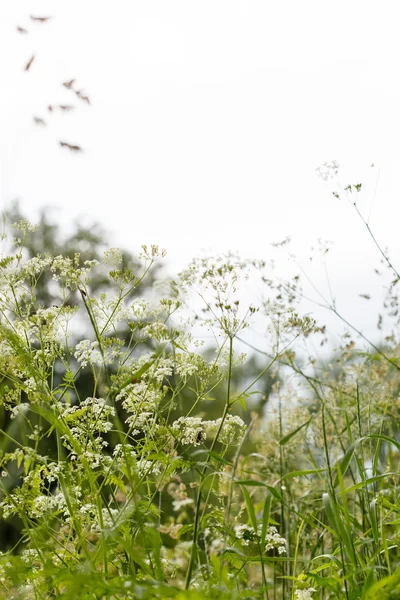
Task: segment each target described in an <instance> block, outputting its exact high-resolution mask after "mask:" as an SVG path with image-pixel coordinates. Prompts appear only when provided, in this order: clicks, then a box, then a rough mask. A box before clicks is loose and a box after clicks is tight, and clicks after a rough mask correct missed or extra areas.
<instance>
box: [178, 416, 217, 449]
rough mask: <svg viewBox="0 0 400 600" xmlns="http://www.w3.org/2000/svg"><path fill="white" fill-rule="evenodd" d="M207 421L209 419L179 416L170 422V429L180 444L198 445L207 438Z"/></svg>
mask: <svg viewBox="0 0 400 600" xmlns="http://www.w3.org/2000/svg"><path fill="white" fill-rule="evenodd" d="M207 423H209V421H203V419H201V418H200V417H179V419H178V420H177V421H174V423H172V426H171V430H172V433H173V435H175V436H176V437H177V438H178V439H179V441H180V443H181V444H190V445H192V446H199V445H200V444H201V443H202V442H204V441H205V439H206V438H207V433H206V424H207Z"/></svg>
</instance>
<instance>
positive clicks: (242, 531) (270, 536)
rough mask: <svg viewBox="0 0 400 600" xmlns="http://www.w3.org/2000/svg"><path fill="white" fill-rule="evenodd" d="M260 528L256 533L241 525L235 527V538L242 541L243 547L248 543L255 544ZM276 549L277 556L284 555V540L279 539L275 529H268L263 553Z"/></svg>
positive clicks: (271, 527)
mask: <svg viewBox="0 0 400 600" xmlns="http://www.w3.org/2000/svg"><path fill="white" fill-rule="evenodd" d="M261 530H262V526H261V525H259V526H258V531H257V533H256V532H255V531H254V529H253V527H251V526H250V525H246V524H245V523H241V524H239V525H236V526H235V528H234V531H235V535H236V537H237V538H238V539H239V540H241V541H242V544H243V545H244V546H248V545H249V543H250V542H255V541H257V540H258V539H259V538H260V535H261ZM273 549H276V550H277V551H278V554H284V553H285V552H286V540H285V538H283V537H281V536H280V535H279V533H278V530H277V529H276V527H273V526H270V527H268V531H267V535H266V537H265V552H268V551H269V550H273Z"/></svg>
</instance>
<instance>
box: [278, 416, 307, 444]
mask: <svg viewBox="0 0 400 600" xmlns="http://www.w3.org/2000/svg"><path fill="white" fill-rule="evenodd" d="M313 418H314V416H312V417H310V418H309V419H308V421H306V422H305V423H303V424H302V425H300V427H297V429H295V430H294V431H291V432H290V433H288V434H287V435H285V436H284V437H283V438H282V439H281V440H279V443H280V445H281V446H284V445H285V444H287V443H288V441H289V440H291V439H292V437H294V436H295V435H296V433H298V432H299V431H301V430H302V429H303V427H307V425H309V424H310V423H311V421H312V420H313Z"/></svg>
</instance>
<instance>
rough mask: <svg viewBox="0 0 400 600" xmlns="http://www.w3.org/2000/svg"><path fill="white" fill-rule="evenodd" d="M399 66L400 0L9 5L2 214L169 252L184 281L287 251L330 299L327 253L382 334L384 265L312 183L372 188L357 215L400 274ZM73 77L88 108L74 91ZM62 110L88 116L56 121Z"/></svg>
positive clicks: (346, 209) (23, 0)
mask: <svg viewBox="0 0 400 600" xmlns="http://www.w3.org/2000/svg"><path fill="white" fill-rule="evenodd" d="M30 15H36V16H47V15H50V16H52V19H51V20H49V21H48V22H47V23H45V24H39V23H34V22H32V21H31V20H30V18H29V16H30ZM17 25H18V26H21V27H23V28H26V29H27V30H28V33H27V34H19V33H17V31H16V26H17ZM32 54H35V60H34V62H33V63H32V65H31V67H30V69H29V71H27V72H26V71H24V65H25V64H26V62H27V61H28V59H29V58H30V57H31V56H32ZM399 63H400V36H399V35H398V3H397V2H394V1H393V2H390V1H388V2H385V3H381V2H380V3H378V2H376V1H374V2H368V1H365V0H363V1H356V0H352V1H351V2H349V1H348V0H347V1H341V0H336V1H335V2H321V0H317V1H305V2H298V0H293V1H287V2H284V1H282V2H273V1H269V0H262V1H257V0H243V1H240V2H238V1H235V0H229V1H223V0H212V1H210V0H201V2H198V1H196V2H195V1H192V0H182V1H176V0H160V1H155V0H152V1H150V0H148V1H141V2H138V1H135V0H113V2H106V1H105V0H96V1H94V0H84V1H82V0H79V1H78V0H69V1H68V2H65V1H63V2H61V1H57V0H49V1H44V0H43V1H40V0H18V1H17V2H15V1H14V2H2V3H1V4H0V81H1V84H0V86H1V87H0V91H1V93H0V153H1V204H2V208H3V207H6V206H7V205H9V203H10V202H11V201H12V199H13V198H16V197H18V198H20V199H21V205H22V208H23V209H24V210H26V211H27V212H28V213H29V214H30V215H32V217H34V214H35V211H36V210H37V209H38V208H40V207H42V206H44V205H48V206H54V207H57V208H58V209H60V210H59V211H58V212H54V213H53V214H54V216H55V218H57V219H58V220H60V221H62V222H64V223H65V224H66V225H67V224H68V223H70V222H71V219H72V218H73V217H76V216H80V218H81V219H83V220H84V221H85V222H87V223H90V222H91V221H92V220H93V219H95V220H98V221H100V222H101V223H103V224H104V225H105V226H106V227H107V228H108V229H109V230H110V231H111V232H112V235H111V236H110V245H122V246H126V247H129V248H130V249H132V250H136V249H138V248H139V247H140V245H141V244H143V243H156V244H160V245H161V246H163V247H165V248H166V249H167V251H168V259H169V263H170V265H171V268H173V269H176V268H179V267H182V266H183V265H184V264H185V263H186V262H187V261H188V260H189V259H190V258H191V257H192V256H193V255H195V254H198V253H199V251H200V250H201V249H205V250H207V251H209V252H216V251H223V250H228V249H231V250H237V251H239V252H240V253H241V254H242V255H243V256H257V257H259V258H265V259H268V258H269V257H270V255H271V245H270V244H271V243H272V242H276V241H279V240H280V239H282V238H284V237H285V236H287V235H290V236H292V238H293V242H292V247H291V251H292V252H294V253H296V254H297V255H298V256H299V259H300V261H301V263H302V264H303V265H304V267H305V268H306V269H307V270H308V272H310V274H311V276H312V277H314V278H315V281H316V283H317V285H318V286H319V287H321V289H323V290H324V291H326V281H325V280H324V276H323V269H321V268H320V267H318V268H317V267H315V263H313V264H311V263H310V262H309V261H308V256H309V249H310V247H311V246H313V245H314V246H315V245H316V241H317V239H318V238H322V239H324V240H326V239H327V240H332V241H333V242H334V246H333V250H332V251H331V255H330V262H329V272H330V276H331V285H332V287H333V291H334V295H335V296H336V297H337V300H338V302H339V303H340V306H341V307H342V308H343V313H344V314H346V316H347V317H348V318H350V319H353V320H355V321H356V324H357V325H358V326H360V327H362V328H364V329H365V330H366V331H370V330H371V327H372V324H375V321H376V318H375V317H376V310H375V309H376V307H377V306H378V304H379V302H380V300H381V298H382V292H381V291H380V289H379V287H378V286H377V280H376V278H374V277H373V275H372V273H373V269H374V267H376V266H378V264H379V256H378V254H377V251H376V249H375V248H374V246H373V244H372V242H371V240H370V238H368V235H367V232H366V229H365V227H364V226H363V224H362V222H361V221H360V220H359V218H357V216H356V214H355V213H354V211H352V207H351V206H350V205H349V204H348V203H346V202H344V201H338V200H336V199H335V198H334V197H333V196H332V195H331V189H332V185H331V184H329V182H328V183H324V182H322V181H321V180H320V179H318V177H317V176H316V172H315V169H316V167H318V166H319V165H320V164H321V163H323V162H324V161H328V160H332V159H335V160H337V161H338V163H339V164H340V165H341V170H340V172H339V178H340V181H341V182H342V184H343V185H346V184H347V183H360V182H362V183H363V184H364V188H365V189H364V191H363V192H362V194H360V199H359V202H360V208H361V210H362V211H363V213H364V214H365V216H366V217H368V216H369V215H370V225H371V227H372V228H373V230H374V232H375V234H376V237H377V238H378V239H379V240H381V241H382V244H383V245H387V246H389V247H390V249H391V251H392V256H393V260H394V262H396V258H397V256H399V255H400V239H399V237H400V236H399V235H398V230H399V225H398V222H399V216H400V209H399V206H400V201H399V182H398V173H399V161H400V142H399V140H400V119H399V106H400V75H399V73H400V69H399V66H400V65H399ZM73 78H74V79H76V84H75V86H76V89H82V90H84V91H83V92H82V93H83V94H87V95H88V96H89V97H90V100H91V103H92V104H91V106H89V105H88V104H87V103H86V102H84V101H82V100H79V99H78V98H77V97H76V95H75V94H74V92H73V91H71V90H67V89H65V88H63V87H62V85H61V83H62V82H63V81H66V80H69V79H73ZM60 103H61V104H69V103H71V104H74V105H75V106H76V110H74V111H71V112H69V113H67V114H63V113H61V112H60V111H53V113H49V112H48V110H47V106H48V105H49V104H60ZM33 115H35V116H37V117H40V118H43V119H45V121H46V122H47V127H40V126H37V125H35V124H34V123H33V120H32V117H33ZM60 140H61V141H65V142H68V143H70V144H72V145H80V146H82V148H83V149H84V152H83V153H72V152H70V151H69V150H68V149H66V148H61V147H60V146H59V141H60ZM372 163H374V165H375V166H374V167H371V164H372ZM398 264H400V257H399V263H398ZM324 286H325V287H324ZM358 293H370V294H371V296H372V298H373V299H372V301H371V303H370V304H368V303H366V302H365V301H363V300H361V299H360V298H359V297H358Z"/></svg>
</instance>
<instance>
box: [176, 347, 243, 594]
mask: <svg viewBox="0 0 400 600" xmlns="http://www.w3.org/2000/svg"><path fill="white" fill-rule="evenodd" d="M232 359H233V338H232V336H229V365H228V386H227V392H226V401H225V407H224V412H223V414H222V418H221V423H220V425H219V427H218V430H217V433H216V435H215V438H214V440H213V442H212V444H211V448H210V451H209V453H208V456H207V459H206V461H205V465H204V467H203V470H202V472H201V475H200V485H199V493H198V495H197V501H196V510H195V519H194V531H193V541H192V549H191V553H190V560H189V566H188V570H187V574H186V582H185V589H186V590H188V589H189V586H190V582H191V580H192V572H193V566H194V561H195V559H196V554H197V537H198V534H199V525H200V504H201V499H202V485H203V483H204V478H205V475H206V471H207V467H208V463H209V462H210V460H211V453H212V451H213V450H214V448H215V446H216V444H217V442H218V437H219V435H220V433H221V431H222V427H223V425H224V422H225V419H226V416H227V414H228V411H229V409H230V405H231V381H232Z"/></svg>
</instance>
